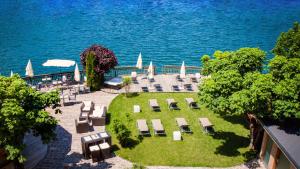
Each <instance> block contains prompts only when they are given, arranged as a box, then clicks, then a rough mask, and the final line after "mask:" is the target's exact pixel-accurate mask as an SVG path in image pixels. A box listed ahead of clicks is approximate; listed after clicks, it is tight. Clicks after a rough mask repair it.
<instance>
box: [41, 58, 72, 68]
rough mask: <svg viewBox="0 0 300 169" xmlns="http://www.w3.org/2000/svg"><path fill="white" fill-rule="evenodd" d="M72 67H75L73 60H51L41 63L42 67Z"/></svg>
mask: <svg viewBox="0 0 300 169" xmlns="http://www.w3.org/2000/svg"><path fill="white" fill-rule="evenodd" d="M74 65H75V61H73V60H62V59H51V60H47V61H46V62H45V63H43V66H53V67H70V66H74Z"/></svg>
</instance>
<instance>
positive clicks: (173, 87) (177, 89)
mask: <svg viewBox="0 0 300 169" xmlns="http://www.w3.org/2000/svg"><path fill="white" fill-rule="evenodd" d="M172 90H173V91H176V92H179V91H180V88H179V86H178V85H172Z"/></svg>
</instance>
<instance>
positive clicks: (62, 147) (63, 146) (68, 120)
mask: <svg viewBox="0 0 300 169" xmlns="http://www.w3.org/2000/svg"><path fill="white" fill-rule="evenodd" d="M140 78H142V77H140ZM168 78H169V81H168ZM171 79H173V80H175V76H174V77H173V76H166V75H165V76H158V77H157V78H156V82H160V83H161V85H162V87H163V88H164V89H165V91H168V92H170V89H171V88H170V80H171ZM139 82H140V83H139V84H133V86H132V87H131V89H132V90H133V91H139V88H140V86H142V85H145V84H146V83H147V82H146V81H144V79H140V80H139ZM196 86H197V84H193V87H195V89H196ZM116 96H117V94H113V93H108V92H103V91H97V92H92V93H89V94H80V95H78V96H77V103H75V104H74V105H70V106H64V107H61V110H62V112H63V113H62V114H54V113H53V112H51V110H49V111H50V112H51V113H52V115H53V116H54V117H55V118H56V119H58V120H59V125H58V127H57V129H56V133H57V139H56V140H55V141H53V142H51V143H50V144H48V152H47V155H46V157H45V158H44V159H43V160H42V161H40V162H39V164H38V165H37V166H36V167H35V169H62V168H83V169H85V168H86V169H88V168H99V169H105V168H112V169H124V168H131V167H132V163H131V162H129V161H127V160H125V159H123V158H121V157H118V156H115V157H113V158H110V159H107V160H105V162H102V163H92V161H91V160H86V159H84V158H83V156H82V155H81V154H82V151H81V141H80V138H81V137H82V136H86V135H90V134H93V133H97V132H101V131H104V130H105V127H94V128H93V129H91V131H90V132H88V133H84V134H78V133H76V130H75V124H74V119H76V118H77V117H78V116H79V114H80V105H81V104H80V102H81V101H83V100H91V101H93V102H94V103H95V105H106V106H108V105H109V104H110V102H111V101H112V100H113V99H114V98H115V97H116ZM256 163H257V161H254V162H251V163H250V164H249V165H240V166H236V167H231V168H230V169H248V168H259V167H257V166H258V165H256ZM251 165H254V166H256V167H250V166H251ZM148 168H150V169H192V168H191V167H162V166H151V167H148ZM193 169H194V168H193ZM197 169H207V168H205V167H204V168H203V167H202V168H201V167H200V168H199V167H198V168H197ZM228 169H229V168H228Z"/></svg>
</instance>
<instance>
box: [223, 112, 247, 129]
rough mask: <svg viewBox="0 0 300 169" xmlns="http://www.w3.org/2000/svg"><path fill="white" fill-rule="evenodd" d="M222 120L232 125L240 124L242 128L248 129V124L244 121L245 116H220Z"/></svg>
mask: <svg viewBox="0 0 300 169" xmlns="http://www.w3.org/2000/svg"><path fill="white" fill-rule="evenodd" d="M221 117H222V118H223V119H224V120H226V121H228V122H230V123H232V124H240V125H242V126H244V128H246V129H249V124H248V122H247V120H246V117H245V116H242V115H231V116H230V115H222V116H221Z"/></svg>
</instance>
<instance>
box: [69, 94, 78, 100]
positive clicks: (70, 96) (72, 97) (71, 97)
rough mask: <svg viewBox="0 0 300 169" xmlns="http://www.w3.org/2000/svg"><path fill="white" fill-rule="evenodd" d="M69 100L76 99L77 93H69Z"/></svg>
mask: <svg viewBox="0 0 300 169" xmlns="http://www.w3.org/2000/svg"><path fill="white" fill-rule="evenodd" d="M69 101H76V94H75V93H74V94H73V93H71V94H69Z"/></svg>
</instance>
